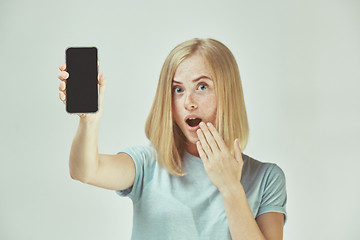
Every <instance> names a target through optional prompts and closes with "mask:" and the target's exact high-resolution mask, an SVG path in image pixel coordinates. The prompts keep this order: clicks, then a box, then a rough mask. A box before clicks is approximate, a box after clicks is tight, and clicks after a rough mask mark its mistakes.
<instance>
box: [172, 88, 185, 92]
mask: <svg viewBox="0 0 360 240" xmlns="http://www.w3.org/2000/svg"><path fill="white" fill-rule="evenodd" d="M173 91H174V92H175V93H181V92H182V91H183V90H182V88H180V87H174V88H173Z"/></svg>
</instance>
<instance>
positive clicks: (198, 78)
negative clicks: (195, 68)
mask: <svg viewBox="0 0 360 240" xmlns="http://www.w3.org/2000/svg"><path fill="white" fill-rule="evenodd" d="M203 78H206V79H208V80H210V81H212V79H211V78H210V77H208V76H205V75H201V76H200V77H197V78H195V79H194V80H192V82H197V81H199V80H200V79H203ZM172 82H173V83H177V84H182V82H178V81H175V80H174V79H173V80H172Z"/></svg>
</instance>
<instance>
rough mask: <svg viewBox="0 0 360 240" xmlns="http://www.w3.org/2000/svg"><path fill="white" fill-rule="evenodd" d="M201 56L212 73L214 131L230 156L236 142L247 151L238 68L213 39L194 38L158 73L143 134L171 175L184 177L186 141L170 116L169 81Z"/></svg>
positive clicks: (176, 51)
mask: <svg viewBox="0 0 360 240" xmlns="http://www.w3.org/2000/svg"><path fill="white" fill-rule="evenodd" d="M195 53H200V54H201V55H202V56H203V58H204V59H205V62H206V64H207V65H208V66H209V68H210V69H211V70H210V71H211V78H212V80H213V81H214V86H215V91H216V96H217V113H216V124H215V125H216V129H217V130H218V132H219V133H220V135H221V136H222V138H223V139H224V141H225V143H226V145H227V146H228V149H229V150H230V151H231V153H233V142H234V140H235V139H236V138H238V139H239V146H240V149H241V150H242V151H243V150H244V149H245V148H246V145H247V142H248V138H249V125H248V119H247V114H246V108H245V101H244V95H243V90H242V84H241V79H240V73H239V68H238V65H237V63H236V60H235V58H234V56H233V54H232V53H231V51H230V50H229V49H228V48H227V47H226V46H225V45H224V44H222V43H221V42H219V41H217V40H214V39H198V38H194V39H191V40H188V41H185V42H183V43H181V44H179V45H178V46H176V47H175V48H174V49H173V50H172V51H171V52H170V54H169V55H168V56H167V58H166V60H165V62H164V65H163V67H162V69H161V73H160V77H159V82H158V86H157V90H156V94H155V99H154V102H153V105H152V107H151V110H150V114H149V116H148V118H147V121H146V125H145V133H146V136H147V138H148V139H149V140H150V142H151V143H152V145H153V147H154V148H155V150H156V152H157V156H156V158H157V161H158V163H159V164H160V165H161V166H163V167H164V168H165V169H167V170H168V171H169V173H170V174H172V175H175V176H184V175H185V174H186V173H185V172H184V171H183V168H182V156H183V154H184V152H185V146H186V138H185V136H184V134H183V133H182V131H181V129H180V128H179V127H178V126H177V124H176V123H175V121H174V119H173V116H172V92H173V91H172V81H173V78H174V75H175V72H176V69H177V68H178V66H179V64H180V63H181V62H182V61H183V60H184V59H185V58H188V57H190V56H192V55H193V54H195Z"/></svg>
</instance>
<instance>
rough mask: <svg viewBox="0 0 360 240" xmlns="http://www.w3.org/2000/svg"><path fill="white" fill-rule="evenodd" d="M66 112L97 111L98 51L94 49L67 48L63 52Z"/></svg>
mask: <svg viewBox="0 0 360 240" xmlns="http://www.w3.org/2000/svg"><path fill="white" fill-rule="evenodd" d="M65 55H66V71H67V72H68V73H69V78H68V79H67V80H66V111H67V112H68V113H95V112H97V111H98V67H99V66H98V51H97V48H96V47H69V48H67V49H66V51H65Z"/></svg>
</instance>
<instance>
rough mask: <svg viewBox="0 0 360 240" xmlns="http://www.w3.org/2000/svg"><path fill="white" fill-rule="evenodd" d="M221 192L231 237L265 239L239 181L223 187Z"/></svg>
mask: <svg viewBox="0 0 360 240" xmlns="http://www.w3.org/2000/svg"><path fill="white" fill-rule="evenodd" d="M221 193H222V196H223V200H224V205H225V211H226V216H227V220H228V224H229V229H230V234H231V237H232V239H234V240H240V239H251V240H253V239H262V240H263V239H265V237H264V235H263V234H262V233H261V231H260V228H259V227H258V225H257V223H256V221H255V219H254V216H253V214H252V212H251V209H250V206H249V203H248V201H247V198H246V195H245V191H244V188H243V187H242V185H241V183H238V184H235V185H233V186H231V187H229V188H227V189H224V190H223V191H222V192H221Z"/></svg>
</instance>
